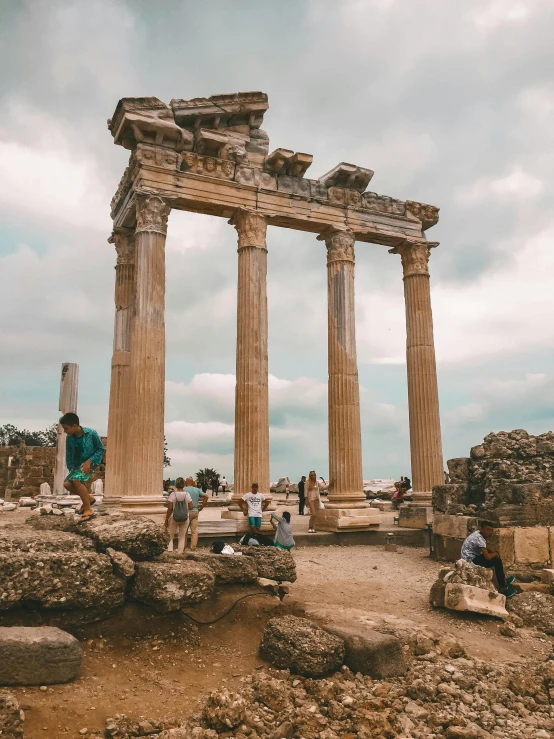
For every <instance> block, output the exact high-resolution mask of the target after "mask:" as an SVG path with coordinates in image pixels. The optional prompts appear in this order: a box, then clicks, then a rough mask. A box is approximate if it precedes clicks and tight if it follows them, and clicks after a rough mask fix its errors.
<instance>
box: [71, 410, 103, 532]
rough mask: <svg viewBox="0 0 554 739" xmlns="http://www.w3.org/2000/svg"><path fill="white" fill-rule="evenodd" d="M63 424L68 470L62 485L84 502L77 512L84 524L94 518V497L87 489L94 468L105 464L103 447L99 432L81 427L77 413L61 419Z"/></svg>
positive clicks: (79, 521)
mask: <svg viewBox="0 0 554 739" xmlns="http://www.w3.org/2000/svg"><path fill="white" fill-rule="evenodd" d="M60 424H61V426H62V428H63V430H64V431H65V433H66V434H67V439H66V443H65V461H66V463H67V469H68V470H69V474H68V475H67V477H66V478H65V481H64V484H63V486H64V488H65V489H66V490H68V491H69V492H70V493H71V494H72V495H78V496H79V498H80V499H81V503H82V505H81V507H80V508H79V510H78V511H77V513H80V514H81V517H80V518H79V520H78V521H77V523H85V522H86V521H90V520H91V519H92V518H94V511H93V510H92V506H93V505H94V504H95V503H96V499H95V498H94V496H92V495H90V493H89V491H88V490H87V487H86V483H87V482H88V481H89V480H90V478H91V474H92V471H93V470H94V468H95V467H98V465H99V464H100V462H101V461H102V457H103V456H104V451H105V450H104V445H103V444H102V441H101V439H100V437H99V436H98V434H97V433H96V431H94V430H93V429H89V428H88V427H86V426H81V423H80V421H79V416H78V415H77V414H76V413H65V414H64V415H63V416H62V417H61V418H60Z"/></svg>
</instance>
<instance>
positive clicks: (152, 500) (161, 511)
mask: <svg viewBox="0 0 554 739" xmlns="http://www.w3.org/2000/svg"><path fill="white" fill-rule="evenodd" d="M164 502H165V501H164V497H163V495H120V496H114V495H110V497H109V498H107V497H105V496H104V501H103V503H104V505H105V506H106V508H117V509H119V510H120V511H123V512H125V513H137V514H140V515H142V516H159V515H164V516H165V514H166V511H167V507H166V506H165V505H164Z"/></svg>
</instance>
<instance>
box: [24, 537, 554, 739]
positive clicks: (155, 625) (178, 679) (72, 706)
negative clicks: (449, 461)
mask: <svg viewBox="0 0 554 739" xmlns="http://www.w3.org/2000/svg"><path fill="white" fill-rule="evenodd" d="M294 557H295V559H296V563H297V569H298V581H297V583H295V584H294V585H293V586H292V588H291V595H290V596H289V597H288V598H286V599H285V601H284V602H283V603H282V604H281V603H279V601H277V599H274V598H269V597H267V596H259V597H253V598H249V599H247V600H245V601H243V602H241V603H239V604H238V605H237V606H236V608H235V609H234V610H233V611H232V612H231V613H230V614H229V615H228V616H225V617H224V618H223V619H222V620H220V621H219V622H218V623H216V624H213V625H211V626H209V625H208V626H195V625H194V624H192V622H191V621H190V620H189V619H187V618H186V617H185V616H183V615H181V614H171V615H168V616H156V615H153V614H152V612H151V610H150V609H147V608H143V607H140V606H138V605H128V606H126V607H125V609H124V611H123V612H122V614H121V615H120V616H119V617H118V618H116V619H112V620H111V621H106V622H102V623H98V624H94V625H91V626H88V627H86V628H82V629H81V630H80V631H79V632H78V634H77V635H78V636H79V638H80V639H81V640H82V644H83V650H84V655H83V664H82V668H81V677H80V679H79V680H78V681H77V682H75V683H72V684H69V685H56V686H52V687H48V688H46V689H39V688H25V689H22V688H18V689H15V690H14V692H15V694H16V695H17V697H18V699H19V701H20V703H21V704H22V706H23V708H24V710H25V715H26V720H25V734H26V736H27V737H28V739H38V737H52V738H53V739H54V738H55V737H60V736H69V737H79V736H82V735H81V734H79V732H80V730H82V729H87V730H88V732H89V733H92V732H93V731H101V730H102V729H103V727H104V723H105V719H106V718H107V717H109V716H113V715H114V714H116V713H125V714H127V715H129V716H133V717H138V716H146V717H148V718H160V717H163V716H168V715H179V716H185V715H187V714H189V713H190V712H192V711H193V709H194V706H195V703H196V700H197V698H198V696H199V695H200V694H201V693H204V692H206V691H208V690H213V689H216V688H218V687H223V686H227V687H231V686H233V685H234V684H235V683H236V682H238V678H239V677H240V676H241V675H243V674H247V673H249V672H251V671H252V670H254V669H256V668H258V667H260V666H261V665H262V662H261V661H260V660H259V658H258V657H257V648H258V645H259V642H260V638H261V635H262V631H263V627H264V624H265V622H266V621H267V620H268V619H269V618H271V617H272V616H274V615H277V614H278V613H284V612H294V613H300V612H301V611H302V610H304V611H305V612H306V613H307V614H308V615H312V616H313V617H318V618H320V619H323V620H325V619H327V618H329V617H333V618H336V616H337V614H340V618H341V619H342V620H344V619H347V620H351V621H353V622H356V621H360V622H364V623H366V624H375V625H376V626H383V625H389V626H391V625H392V626H399V627H401V628H404V629H405V628H408V629H410V628H418V627H419V628H421V627H422V626H423V627H425V628H428V629H431V630H433V631H435V632H438V633H441V634H444V633H451V634H453V635H454V636H456V637H457V638H458V639H460V640H461V641H462V642H463V643H464V645H465V646H466V649H467V651H468V653H469V654H470V655H472V656H475V657H480V658H481V659H491V660H500V661H504V660H505V661H514V660H519V659H522V658H525V657H529V656H533V655H536V656H539V654H546V653H547V652H549V651H550V650H551V643H550V639H548V638H547V637H544V638H543V637H542V636H539V635H537V634H535V635H534V634H532V633H531V632H527V631H524V630H522V635H521V636H520V637H518V639H517V640H513V639H508V638H506V637H502V636H500V635H499V633H498V621H494V620H489V619H485V618H482V617H476V616H474V615H462V614H453V613H452V612H441V611H433V610H430V609H429V605H428V593H429V588H430V586H431V584H432V582H433V580H434V579H435V577H436V573H437V571H438V569H439V565H438V564H437V563H436V562H433V561H432V560H430V559H429V556H428V552H426V551H425V550H420V549H414V548H409V547H405V548H402V549H400V550H399V551H398V552H395V553H393V552H385V551H383V548H382V547H369V546H359V547H358V546H357V547H338V546H337V547H309V548H304V549H299V550H297V551H295V552H294ZM243 593H244V590H239V589H238V588H237V590H236V591H233V590H232V589H230V588H226V590H225V593H224V594H220V595H219V596H218V597H217V598H216V599H214V600H213V601H212V602H210V603H207V604H204V605H203V606H202V607H200V608H196V609H194V611H191V613H193V615H194V617H195V618H197V619H198V620H205V621H208V620H213V619H215V618H216V617H217V616H218V615H219V614H222V613H223V612H224V611H225V610H226V609H227V608H228V607H229V606H230V605H231V604H232V603H233V602H234V601H235V600H237V598H238V597H239V596H240V595H241V594H243Z"/></svg>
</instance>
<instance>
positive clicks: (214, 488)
mask: <svg viewBox="0 0 554 739" xmlns="http://www.w3.org/2000/svg"><path fill="white" fill-rule="evenodd" d="M218 493H219V480H218V479H217V476H216V475H214V477H213V480H212V498H213V496H214V495H215V497H216V498H217V494H218Z"/></svg>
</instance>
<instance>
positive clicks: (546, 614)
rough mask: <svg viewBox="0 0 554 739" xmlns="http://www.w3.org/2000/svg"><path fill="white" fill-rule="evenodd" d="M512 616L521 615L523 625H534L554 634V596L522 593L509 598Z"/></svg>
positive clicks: (550, 634)
mask: <svg viewBox="0 0 554 739" xmlns="http://www.w3.org/2000/svg"><path fill="white" fill-rule="evenodd" d="M507 607H508V610H509V611H510V613H511V614H512V617H513V616H514V615H515V616H519V618H520V619H521V620H522V622H523V625H525V626H532V627H535V628H537V629H539V630H540V631H544V633H545V634H548V635H549V636H554V597H553V596H552V595H548V594H547V593H535V592H529V593H520V594H518V595H514V597H513V598H510V599H509V600H508V604H507Z"/></svg>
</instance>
